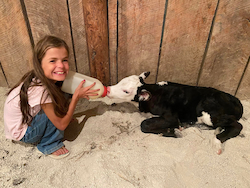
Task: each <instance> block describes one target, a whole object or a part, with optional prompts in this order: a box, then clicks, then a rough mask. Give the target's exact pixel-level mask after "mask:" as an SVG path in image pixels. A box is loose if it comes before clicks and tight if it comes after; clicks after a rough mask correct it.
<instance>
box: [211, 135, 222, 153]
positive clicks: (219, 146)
mask: <svg viewBox="0 0 250 188" xmlns="http://www.w3.org/2000/svg"><path fill="white" fill-rule="evenodd" d="M213 145H214V147H215V150H216V153H217V154H218V155H220V154H221V153H222V151H223V144H222V143H221V141H220V140H219V139H217V138H216V135H215V138H214V141H213Z"/></svg>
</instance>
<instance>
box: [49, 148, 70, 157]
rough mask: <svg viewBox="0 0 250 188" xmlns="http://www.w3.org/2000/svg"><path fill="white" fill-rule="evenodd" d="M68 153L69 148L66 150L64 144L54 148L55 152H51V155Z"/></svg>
mask: <svg viewBox="0 0 250 188" xmlns="http://www.w3.org/2000/svg"><path fill="white" fill-rule="evenodd" d="M66 153H69V150H67V149H66V148H65V147H64V146H63V147H61V148H60V149H58V150H56V151H55V152H53V153H52V154H53V155H56V156H59V155H63V154H66Z"/></svg>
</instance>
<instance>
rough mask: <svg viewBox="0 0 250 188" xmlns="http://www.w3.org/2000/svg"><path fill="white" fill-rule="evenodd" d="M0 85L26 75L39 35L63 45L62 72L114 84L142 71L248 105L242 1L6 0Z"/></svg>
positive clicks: (246, 20)
mask: <svg viewBox="0 0 250 188" xmlns="http://www.w3.org/2000/svg"><path fill="white" fill-rule="evenodd" d="M0 24H1V27H0V65H1V66H0V68H1V69H0V86H4V87H6V86H13V85H14V84H15V83H16V82H17V81H18V80H19V79H20V78H21V77H22V75H23V74H24V73H25V72H27V71H28V70H30V69H32V61H31V57H32V48H33V46H34V44H35V43H36V42H37V41H38V40H39V39H40V38H41V37H43V36H44V35H46V34H51V35H55V36H58V37H60V38H63V39H64V40H65V41H66V42H67V44H68V45H69V47H70V49H71V51H70V69H71V70H75V71H78V72H80V73H83V74H86V75H91V76H93V77H96V78H98V79H100V80H101V81H102V82H103V83H104V84H105V85H109V84H115V83H117V82H118V81H120V80H121V79H122V78H124V77H126V76H129V75H131V74H140V73H141V72H143V71H150V72H151V75H150V77H149V78H148V79H147V82H148V83H154V82H156V81H162V80H168V81H173V82H179V83H184V84H191V85H199V86H209V87H215V88H217V89H220V90H223V91H226V92H229V93H231V94H233V95H236V96H237V97H239V98H240V99H250V65H249V61H250V1H249V0H178V1H177V0H150V1H148V0H133V1H129V0H108V1H106V0H53V1H49V0H43V1H33V0H8V1H1V2H0Z"/></svg>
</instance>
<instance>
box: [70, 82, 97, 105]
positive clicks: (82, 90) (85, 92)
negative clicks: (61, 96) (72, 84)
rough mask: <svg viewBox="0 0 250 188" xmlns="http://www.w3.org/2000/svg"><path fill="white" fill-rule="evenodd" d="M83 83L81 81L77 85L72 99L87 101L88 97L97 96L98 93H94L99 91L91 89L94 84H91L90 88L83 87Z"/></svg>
mask: <svg viewBox="0 0 250 188" xmlns="http://www.w3.org/2000/svg"><path fill="white" fill-rule="evenodd" d="M84 83H85V80H83V81H81V83H80V84H79V85H78V87H77V88H76V90H75V92H74V94H73V97H76V98H77V99H80V98H85V99H88V100H89V96H97V95H98V93H96V92H97V91H99V90H100V89H92V90H91V88H92V87H93V86H94V85H95V84H96V83H93V84H91V85H90V86H87V87H83V84H84Z"/></svg>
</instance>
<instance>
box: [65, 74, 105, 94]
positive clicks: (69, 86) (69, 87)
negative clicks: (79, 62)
mask: <svg viewBox="0 0 250 188" xmlns="http://www.w3.org/2000/svg"><path fill="white" fill-rule="evenodd" d="M83 80H85V83H84V84H83V87H87V86H90V85H91V84H93V83H94V82H95V83H96V84H95V85H94V86H93V87H92V88H90V89H91V90H92V89H100V90H99V91H97V92H96V93H97V94H98V95H97V96H89V98H90V99H96V98H99V97H105V96H106V95H107V87H105V86H103V85H102V83H101V82H100V81H99V80H98V79H96V78H92V77H89V76H86V75H83V74H80V73H77V72H73V71H69V72H68V75H67V76H66V78H65V80H64V81H63V85H62V88H61V90H62V91H64V92H65V93H70V94H74V92H75V90H76V88H77V87H78V86H79V84H80V82H81V81H83Z"/></svg>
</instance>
